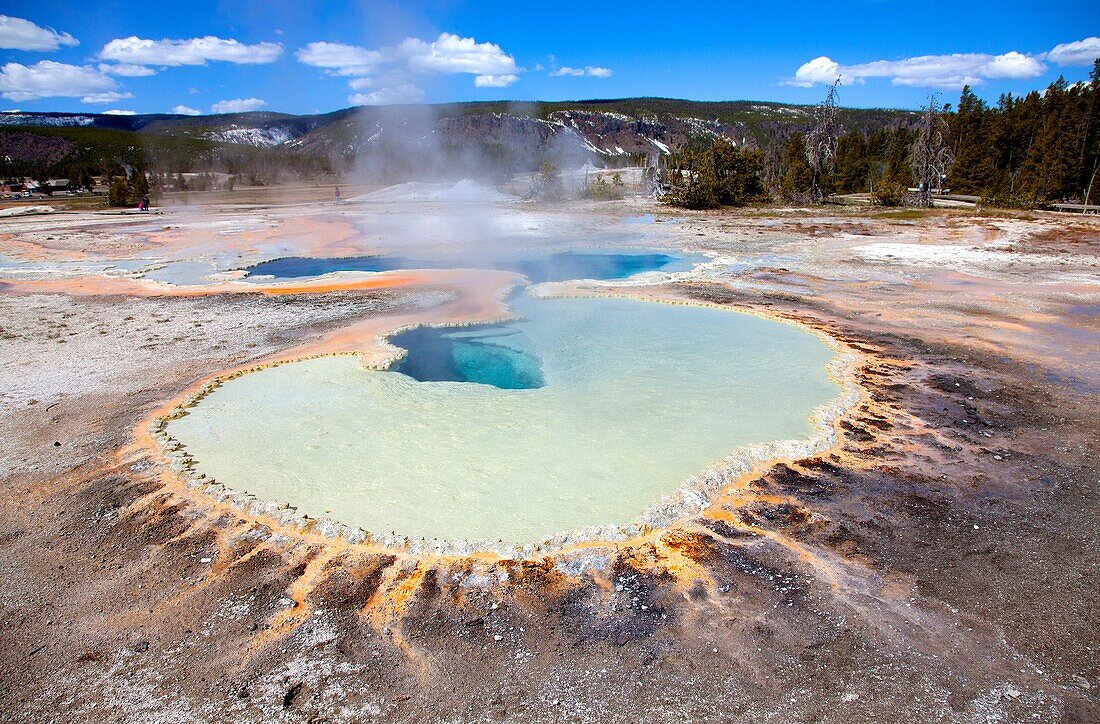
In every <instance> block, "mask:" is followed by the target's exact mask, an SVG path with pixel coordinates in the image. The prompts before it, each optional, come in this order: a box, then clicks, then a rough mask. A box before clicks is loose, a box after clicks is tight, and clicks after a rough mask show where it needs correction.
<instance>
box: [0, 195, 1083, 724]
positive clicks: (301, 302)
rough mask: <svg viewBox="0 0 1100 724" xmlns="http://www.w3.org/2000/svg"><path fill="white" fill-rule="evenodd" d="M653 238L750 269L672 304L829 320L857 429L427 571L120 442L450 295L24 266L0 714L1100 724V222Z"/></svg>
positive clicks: (961, 223) (10, 410)
mask: <svg viewBox="0 0 1100 724" xmlns="http://www.w3.org/2000/svg"><path fill="white" fill-rule="evenodd" d="M589 210H590V211H593V212H594V213H603V212H601V211H598V210H594V209H589ZM623 210H635V209H623ZM642 210H646V209H642ZM669 227H670V230H669V241H670V243H674V244H679V245H682V246H684V247H685V248H709V249H713V250H716V251H721V252H723V253H729V254H735V255H738V256H739V257H743V258H745V259H755V260H756V263H755V264H752V265H750V266H748V267H747V268H745V269H738V270H735V271H732V272H719V273H714V274H711V275H709V276H708V277H707V278H703V279H697V280H694V281H690V282H683V283H678V284H673V285H667V286H666V287H665V288H663V289H661V290H658V291H660V292H661V293H666V294H674V295H677V296H680V297H683V298H685V299H693V300H701V301H706V302H711V303H720V304H728V305H732V306H735V307H743V308H751V309H755V310H760V311H768V312H771V313H775V314H779V315H783V316H790V317H792V318H797V319H800V320H802V321H804V322H806V323H808V324H811V325H813V326H815V327H818V328H820V329H823V330H826V331H828V332H830V333H831V334H833V335H835V336H837V337H838V338H841V339H843V340H845V341H846V342H848V343H849V344H851V345H852V346H854V347H856V348H858V349H860V350H862V351H864V352H865V353H866V354H867V356H868V361H867V364H866V365H865V367H864V368H863V370H862V372H861V382H862V383H863V385H864V387H865V389H866V391H867V393H868V398H867V400H866V401H865V402H864V403H863V404H862V405H861V406H860V407H859V408H858V409H857V410H856V411H854V413H852V414H851V415H850V416H849V417H847V418H846V419H845V420H844V421H842V423H841V426H842V429H843V433H844V434H843V442H842V444H841V446H840V448H839V449H837V450H834V451H831V452H829V453H826V454H822V455H819V456H816V457H814V458H811V459H808V460H801V461H788V462H781V463H777V464H776V465H775V466H774V467H773V468H771V469H770V470H769V471H768V472H767V474H765V475H764V476H763V477H761V478H759V479H758V480H755V481H751V482H750V483H748V484H747V485H746V487H744V488H743V489H732V490H730V491H729V493H728V495H726V496H725V497H724V498H723V499H721V500H719V501H718V502H717V503H716V504H715V505H713V506H712V507H711V508H710V509H708V510H707V511H706V512H705V513H704V514H702V515H700V516H698V517H697V518H695V519H693V520H689V521H685V522H684V523H682V524H680V525H678V526H675V527H674V528H672V529H669V530H665V531H658V532H656V533H654V534H652V535H650V536H647V537H646V538H644V539H640V540H635V541H631V542H629V543H628V544H621V545H614V546H611V545H608V546H596V547H593V548H591V549H587V550H582V551H579V552H576V553H575V554H573V555H571V556H566V557H563V558H561V559H558V560H553V559H546V560H538V561H527V562H514V561H501V560H497V559H494V558H491V557H479V558H473V559H432V558H417V557H413V556H409V555H407V554H402V553H400V552H377V551H370V550H367V549H360V548H356V547H353V546H347V545H338V544H334V543H331V542H329V541H326V540H324V539H321V538H319V537H317V536H309V535H306V536H298V535H292V534H289V533H288V532H286V531H281V530H273V529H271V528H269V527H267V526H266V525H264V524H262V523H260V522H257V521H255V520H251V519H249V518H247V517H246V516H244V515H242V514H241V513H239V512H238V511H236V510H235V509H233V508H228V507H224V506H216V505H213V504H212V503H211V502H210V501H209V500H207V499H205V498H203V497H202V496H199V495H190V496H189V495H186V494H181V493H177V492H173V491H172V490H171V489H169V488H166V487H164V486H163V485H162V480H163V476H164V474H165V471H164V469H163V468H164V466H163V465H162V464H161V463H160V462H158V461H157V459H156V458H155V456H154V455H152V454H151V453H149V452H146V451H143V449H142V448H140V447H135V446H134V445H133V444H132V441H133V436H134V428H135V426H136V425H137V424H138V422H139V420H141V419H143V418H144V417H145V416H147V415H148V414H149V413H150V412H151V411H152V410H153V409H155V408H156V407H157V406H158V405H159V404H161V403H163V402H164V401H165V400H167V399H170V398H172V397H173V396H175V395H178V394H179V393H180V392H181V391H182V390H184V389H186V388H188V387H189V386H191V385H193V384H194V383H195V382H196V381H198V380H200V379H202V378H203V377H205V376H208V375H210V374H212V373H214V372H217V371H219V370H222V369H226V368H229V367H233V366H235V365H239V364H244V363H246V362H248V361H250V360H258V359H262V358H265V357H269V356H271V355H274V354H277V353H278V352H280V351H281V350H285V349H287V348H289V347H294V346H297V345H301V344H309V343H311V342H315V341H316V340H318V339H321V338H323V337H324V336H325V335H328V334H331V333H332V332H334V331H338V330H340V329H342V328H345V327H347V326H349V325H352V324H353V323H354V322H356V321H360V320H362V319H363V318H364V317H367V316H371V317H373V316H379V315H387V314H393V313H395V312H398V311H400V312H407V310H408V309H409V308H410V307H424V306H426V305H432V304H437V303H439V302H441V301H443V300H444V299H445V297H444V296H442V293H441V292H440V291H439V290H436V289H434V288H429V287H424V286H414V287H399V288H394V289H382V290H368V291H353V292H349V291H332V292H328V293H325V294H292V295H286V296H280V297H271V296H263V295H256V294H223V295H213V296H207V297H189V298H174V297H160V298H148V297H133V296H123V295H119V296H106V295H99V296H90V297H88V296H68V295H65V294H40V293H38V294H28V293H27V290H26V289H24V288H21V285H20V284H18V283H12V284H10V285H8V287H7V288H6V289H5V290H3V293H2V294H0V319H2V320H3V321H2V323H0V328H2V330H3V333H2V337H3V340H2V341H0V375H2V376H3V380H4V383H3V386H2V388H0V389H2V393H3V397H2V398H0V405H2V406H0V456H2V466H0V475H2V482H0V486H2V487H0V492H2V495H0V553H2V555H0V576H2V581H3V584H2V587H0V706H2V707H3V711H4V712H5V718H8V719H10V720H13V721H72V720H74V719H83V720H95V721H118V720H123V721H148V720H152V721H191V720H195V719H198V720H209V721H213V720H233V721H359V720H371V719H385V720H398V721H413V720H416V721H420V720H441V719H445V720H515V721H529V720H548V721H557V720H562V721H590V720H606V721H673V720H695V721H715V720H719V721H721V720H727V721H761V720H775V721H983V722H984V721H1022V720H1027V721H1032V720H1041V721H1074V722H1076V721H1096V720H1098V719H1100V701H1098V697H1097V691H1098V687H1100V660H1098V656H1097V651H1098V646H1100V640H1098V639H1100V635H1098V631H1100V626H1098V623H1100V621H1098V616H1097V611H1098V610H1100V608H1098V596H1100V594H1098V591H1100V580H1098V575H1097V522H1096V521H1097V484H1098V469H1100V466H1098V464H1097V457H1096V453H1097V421H1096V415H1095V403H1096V392H1097V390H1098V388H1100V376H1098V374H1097V366H1096V361H1095V353H1096V349H1097V341H1098V330H1097V309H1098V306H1097V304H1098V302H1100V295H1098V289H1097V286H1096V285H1095V278H1094V279H1093V280H1092V281H1089V279H1088V278H1087V276H1088V275H1089V274H1092V275H1093V277H1095V273H1096V268H1095V263H1096V262H1095V260H1096V257H1097V254H1098V253H1100V233H1098V230H1100V225H1098V224H1096V223H1095V222H1093V223H1089V222H1087V221H1085V222H1074V223H1072V224H1071V223H1068V222H1067V221H1065V220H1064V219H1062V218H1055V217H1052V216H1051V217H1047V216H1037V217H1035V218H1033V219H1030V220H1029V219H1019V218H1013V219H1007V220H1005V219H989V218H988V217H975V216H973V215H969V214H963V213H935V214H931V215H929V216H926V217H924V218H918V219H915V220H912V219H904V218H901V219H899V218H893V217H891V216H890V215H885V216H880V215H875V214H869V213H841V212H838V213H837V214H833V215H820V216H811V215H810V214H808V213H776V214H773V215H762V214H752V213H742V214H729V213H726V214H713V215H702V214H700V215H693V216H690V217H689V218H687V219H686V220H684V221H682V222H681V223H678V224H675V225H674V224H669ZM1007 234H1015V235H1016V237H1015V238H1017V239H1018V241H1017V243H1016V246H1015V247H1013V249H1012V251H1011V252H1005V253H1009V254H1011V255H1018V256H1026V257H1027V258H1028V259H1029V261H1027V262H1026V263H1024V264H1018V265H1011V264H1010V265H1004V264H1001V265H1000V266H997V264H1000V262H996V263H995V264H993V265H992V266H990V265H986V266H982V264H984V263H985V262H968V264H969V266H966V268H961V266H960V264H956V263H951V262H949V263H946V264H941V265H939V266H936V265H932V266H927V265H920V264H912V263H908V262H906V261H904V260H901V261H889V260H887V261H869V260H868V259H867V257H866V256H865V255H862V253H861V252H859V251H858V249H856V247H857V246H860V245H864V244H867V243H872V242H879V241H887V242H894V241H899V240H900V241H904V242H906V243H943V242H944V240H948V241H949V242H950V243H952V244H956V245H960V246H970V245H974V244H979V243H984V242H986V241H990V240H997V239H999V238H1002V237H1004V236H1005V235H1007ZM11 242H12V244H18V243H19V239H16V238H13V239H11ZM1029 252H1030V253H1029ZM998 258H999V257H998ZM1040 282H1041V283H1040ZM646 291H647V293H650V292H653V291H654V290H652V289H647V290H646ZM39 396H40V397H41V399H39Z"/></svg>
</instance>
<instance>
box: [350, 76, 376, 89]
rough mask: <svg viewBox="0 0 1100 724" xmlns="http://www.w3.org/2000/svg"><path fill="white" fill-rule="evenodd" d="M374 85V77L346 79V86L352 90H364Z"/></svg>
mask: <svg viewBox="0 0 1100 724" xmlns="http://www.w3.org/2000/svg"><path fill="white" fill-rule="evenodd" d="M374 86H375V82H374V78H352V79H351V80H349V81H348V87H349V88H351V89H352V90H365V89H367V88H373V87H374Z"/></svg>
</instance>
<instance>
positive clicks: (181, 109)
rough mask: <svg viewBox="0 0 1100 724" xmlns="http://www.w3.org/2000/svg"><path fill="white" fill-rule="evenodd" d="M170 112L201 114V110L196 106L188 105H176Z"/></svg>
mask: <svg viewBox="0 0 1100 724" xmlns="http://www.w3.org/2000/svg"><path fill="white" fill-rule="evenodd" d="M172 112H173V113H175V114H177V115H180V116H201V115H202V111H200V110H199V109H198V108H191V107H190V106H185V105H178V106H175V107H174V108H172Z"/></svg>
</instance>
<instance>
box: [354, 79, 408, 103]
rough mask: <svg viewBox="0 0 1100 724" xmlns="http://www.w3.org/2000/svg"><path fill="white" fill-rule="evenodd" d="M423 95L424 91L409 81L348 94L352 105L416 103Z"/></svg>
mask: <svg viewBox="0 0 1100 724" xmlns="http://www.w3.org/2000/svg"><path fill="white" fill-rule="evenodd" d="M423 97H424V91H422V90H420V88H418V87H417V86H415V85H413V84H411V83H403V84H401V85H396V86H388V87H386V88H379V89H378V90H376V91H372V92H370V93H355V94H353V95H350V96H348V103H350V104H352V105H353V106H384V105H390V104H392V103H416V102H417V101H419V100H420V99H422V98H423Z"/></svg>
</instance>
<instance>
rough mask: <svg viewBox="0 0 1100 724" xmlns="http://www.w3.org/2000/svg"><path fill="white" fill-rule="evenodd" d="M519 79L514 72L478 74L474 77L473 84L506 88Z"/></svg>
mask: <svg viewBox="0 0 1100 724" xmlns="http://www.w3.org/2000/svg"><path fill="white" fill-rule="evenodd" d="M517 80H519V76H518V75H516V74H515V73H506V74H504V75H479V76H476V77H475V78H474V85H475V86H476V87H478V88H507V87H508V86H510V85H512V84H513V83H515V82H516V81H517Z"/></svg>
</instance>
